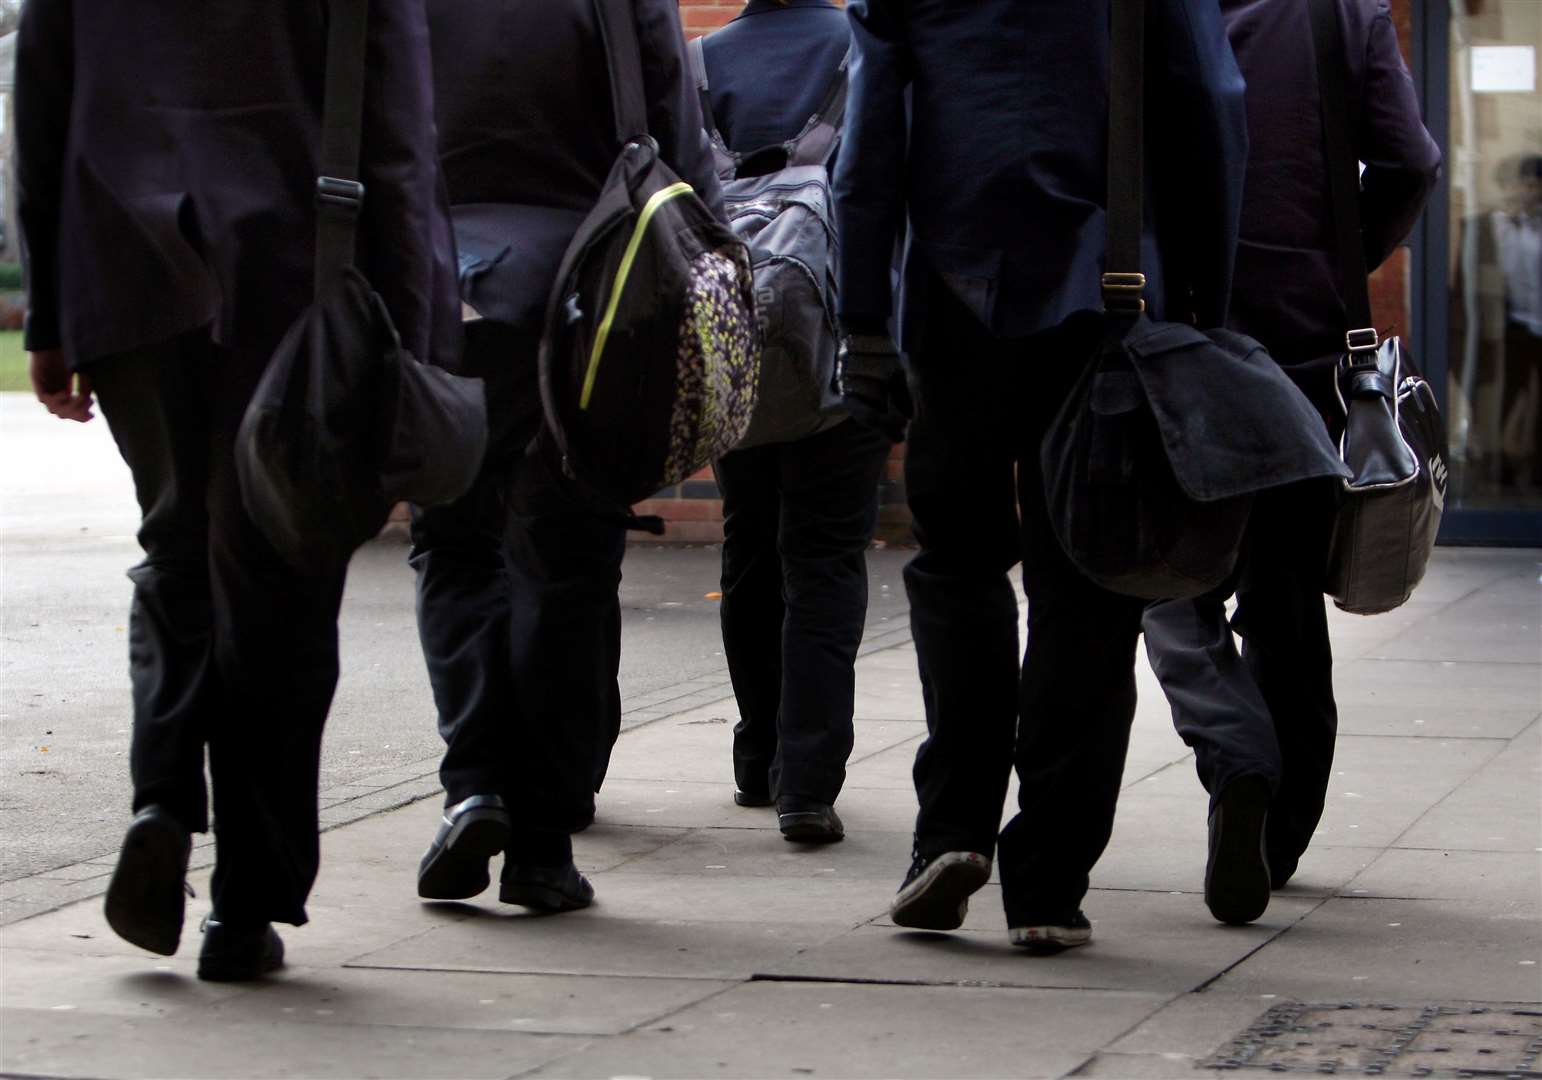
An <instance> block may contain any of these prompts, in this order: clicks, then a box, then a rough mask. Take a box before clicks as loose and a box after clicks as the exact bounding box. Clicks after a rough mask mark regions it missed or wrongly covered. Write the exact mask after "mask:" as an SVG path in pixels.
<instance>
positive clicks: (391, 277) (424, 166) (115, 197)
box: [15, 0, 460, 366]
mask: <svg viewBox="0 0 1542 1080" xmlns="http://www.w3.org/2000/svg"><path fill="white" fill-rule="evenodd" d="M368 49H369V53H368V62H367V67H368V75H367V87H366V94H365V117H364V127H363V145H364V151H363V162H362V174H361V175H362V179H363V183H364V185H365V189H366V194H365V198H364V206H363V211H362V217H361V221H360V266H361V269H362V270H363V271H364V273H365V274H366V276H368V277H369V279H370V281H371V283H372V284H373V285H374V287H375V288H376V289H377V290H378V291H379V292H380V294H381V296H382V297H383V298H384V300H385V302H386V304H387V306H388V307H389V309H390V312H391V315H392V317H393V318H394V319H395V322H396V327H397V330H398V331H399V332H400V333H401V336H402V340H403V343H404V344H405V345H406V347H407V348H408V349H410V350H411V351H412V352H413V354H414V355H416V356H418V357H419V358H422V359H431V360H447V359H449V358H450V357H451V356H452V355H453V353H454V351H455V349H456V347H457V343H458V339H459V332H460V326H459V305H458V304H457V302H456V298H455V292H454V275H453V266H452V265H451V263H450V261H449V257H450V251H451V247H450V240H449V225H448V216H447V208H446V207H445V206H444V204H443V203H442V202H441V201H440V200H439V199H437V198H436V193H437V182H438V179H437V178H438V168H437V163H436V160H435V155H434V137H433V105H432V87H431V85H430V79H429V68H428V34H427V25H426V22H425V20H424V15H423V8H422V3H421V0H373V3H372V4H371V5H370V29H369V43H368ZM325 53H326V4H325V3H324V0H218V2H217V3H215V2H209V0H157V2H156V3H153V4H133V3H121V2H118V0H29V2H28V3H27V4H26V5H25V7H24V8H23V10H22V20H21V26H20V29H19V32H18V39H17V47H16V101H15V108H16V152H17V185H18V188H19V199H18V210H19V216H20V220H21V229H22V239H23V244H24V251H25V259H26V264H27V286H28V304H29V311H28V318H27V333H26V345H27V347H28V348H29V349H46V348H53V347H58V346H62V347H63V348H64V350H65V352H66V354H67V356H68V358H69V360H70V362H71V363H72V364H74V365H76V366H80V365H83V364H89V363H91V362H92V361H94V360H97V359H99V358H101V357H104V356H110V355H112V354H115V353H121V352H125V351H128V350H130V349H134V348H138V347H141V346H145V345H151V344H154V343H156V342H159V341H163V340H167V339H169V338H172V337H174V336H176V335H179V334H182V333H184V332H187V331H191V330H194V329H197V328H199V327H202V326H205V325H208V326H210V327H211V328H212V331H213V335H214V337H215V339H216V340H217V341H218V342H220V343H221V344H223V345H226V346H228V347H238V348H242V349H253V348H256V349H263V348H271V345H272V344H276V341H277V338H278V337H279V336H281V335H282V333H283V332H284V330H285V329H286V328H287V327H288V326H289V325H290V323H292V322H293V320H294V319H295V318H296V316H297V315H298V314H299V313H300V311H301V310H302V309H303V308H304V306H305V305H306V304H308V303H309V302H310V300H311V294H312V278H313V276H314V272H313V269H312V262H313V258H314V250H315V241H314V229H315V190H316V176H317V172H318V168H319V166H318V160H317V159H318V149H319V143H320V136H321V108H322V79H323V73H324V68H325V62H324V57H325ZM436 260H442V261H437V262H436Z"/></svg>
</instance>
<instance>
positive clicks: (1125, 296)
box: [1103, 274, 1146, 315]
mask: <svg viewBox="0 0 1542 1080" xmlns="http://www.w3.org/2000/svg"><path fill="white" fill-rule="evenodd" d="M1145 291H1146V275H1145V274H1104V275H1103V307H1104V309H1105V310H1107V311H1117V312H1119V313H1121V314H1127V315H1139V314H1141V313H1142V312H1143V311H1145V310H1146V300H1145V298H1144V297H1143V296H1142V295H1141V294H1142V293H1144V292H1145Z"/></svg>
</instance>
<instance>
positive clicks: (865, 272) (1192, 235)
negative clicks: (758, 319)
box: [835, 0, 1247, 337]
mask: <svg viewBox="0 0 1542 1080" xmlns="http://www.w3.org/2000/svg"><path fill="white" fill-rule="evenodd" d="M1109 6H1110V5H1109V3H1108V0H1101V2H1099V0H1075V2H1067V0H971V2H970V3H967V4H966V3H960V2H959V0H851V3H849V4H848V6H847V12H848V14H849V16H850V20H851V27H852V37H853V42H854V46H855V52H854V57H853V61H852V67H851V100H850V104H849V106H848V112H847V121H846V134H845V145H844V147H843V148H842V151H841V157H840V161H839V163H838V166H837V169H836V180H835V188H836V216H837V220H838V222H839V227H840V232H841V243H842V249H841V263H840V274H841V301H840V305H841V314H842V317H843V319H844V321H845V322H846V323H847V324H848V325H859V324H868V325H878V324H880V323H881V321H882V320H883V319H884V318H885V317H886V316H887V315H888V314H889V309H890V300H891V296H890V282H889V252H890V251H892V250H893V247H894V241H895V237H896V236H897V235H898V233H899V230H900V228H901V226H902V223H903V222H904V220H905V218H906V215H907V214H908V216H909V221H910V224H911V226H912V245H913V247H912V258H915V257H916V256H919V257H920V258H921V259H923V260H924V261H925V262H926V263H927V264H929V266H930V268H931V269H932V270H933V271H935V272H936V273H937V274H938V275H940V276H941V277H942V278H943V280H945V281H946V282H947V283H948V284H949V285H950V286H951V287H952V289H953V291H954V292H955V293H957V294H958V296H959V297H960V298H961V299H962V300H963V301H964V302H965V303H966V304H967V305H968V306H969V307H970V309H971V310H973V311H974V313H975V314H976V316H977V317H978V318H979V319H980V321H981V322H982V323H983V324H984V325H985V326H986V327H987V328H989V329H990V330H991V331H993V332H994V333H996V334H999V335H1002V336H1013V337H1015V336H1022V335H1027V334H1032V333H1035V332H1038V331H1040V330H1044V329H1047V328H1049V327H1053V326H1055V325H1057V324H1059V323H1060V322H1061V321H1062V320H1064V319H1065V318H1066V317H1067V316H1068V315H1070V314H1071V313H1072V312H1075V311H1078V310H1082V309H1088V308H1098V307H1100V306H1101V299H1100V294H1099V282H1100V278H1101V275H1102V272H1103V249H1104V246H1105V237H1104V232H1105V223H1104V216H1105V215H1104V206H1105V204H1106V202H1107V195H1106V192H1107V171H1106V165H1105V160H1106V143H1107V130H1108V59H1109V57H1108V54H1109ZM1147 7H1148V13H1147V17H1146V22H1147V28H1146V39H1147V45H1148V53H1147V64H1146V75H1147V77H1146V95H1145V106H1146V139H1147V147H1148V153H1147V168H1146V172H1147V180H1148V182H1147V189H1148V192H1149V198H1148V199H1147V230H1148V235H1147V243H1146V252H1145V255H1144V258H1143V266H1142V270H1143V271H1144V272H1145V273H1146V275H1147V277H1148V279H1149V281H1150V287H1149V289H1148V293H1147V297H1148V302H1150V303H1151V306H1152V307H1153V309H1154V310H1155V311H1156V312H1157V313H1158V314H1162V312H1163V308H1164V303H1163V298H1164V296H1166V297H1169V298H1171V299H1172V300H1173V301H1174V302H1173V303H1171V304H1168V305H1166V306H1167V307H1168V308H1169V309H1170V310H1169V312H1168V314H1169V316H1172V317H1182V316H1183V315H1186V314H1188V313H1189V311H1192V312H1193V314H1194V315H1195V317H1197V319H1198V321H1199V322H1200V324H1201V325H1204V326H1216V325H1219V324H1220V323H1221V322H1222V321H1223V319H1224V316H1225V312H1226V301H1227V296H1228V294H1229V292H1230V288H1231V267H1232V258H1233V253H1234V248H1235V243H1236V236H1237V219H1238V214H1239V208H1240V203H1241V196H1242V172H1243V167H1244V163H1245V161H1246V156H1247V133H1246V123H1245V116H1244V112H1243V100H1242V94H1243V84H1242V78H1241V76H1240V75H1239V74H1238V72H1237V66H1236V63H1235V62H1234V60H1233V59H1232V54H1231V49H1230V47H1229V46H1228V45H1227V42H1226V35H1225V32H1224V29H1223V27H1222V25H1221V16H1220V11H1219V10H1218V8H1217V5H1216V3H1215V0H1150V2H1149V3H1148V5H1147ZM907 91H908V92H909V95H910V119H909V123H908V126H907V118H906V95H907ZM1117 269H1120V270H1124V269H1127V268H1124V267H1120V268H1117Z"/></svg>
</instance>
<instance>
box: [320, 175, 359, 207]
mask: <svg viewBox="0 0 1542 1080" xmlns="http://www.w3.org/2000/svg"><path fill="white" fill-rule="evenodd" d="M316 204H317V205H318V206H323V207H332V208H334V209H338V210H343V211H346V212H347V213H349V214H350V215H357V214H358V213H359V211H360V210H361V209H362V208H363V206H364V185H363V184H361V183H359V181H357V180H340V179H338V178H337V177H335V176H318V177H316Z"/></svg>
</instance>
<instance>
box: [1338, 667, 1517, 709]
mask: <svg viewBox="0 0 1542 1080" xmlns="http://www.w3.org/2000/svg"><path fill="white" fill-rule="evenodd" d="M1333 683H1334V685H1333V694H1334V698H1335V699H1336V700H1337V701H1338V705H1339V711H1340V712H1342V713H1350V712H1352V711H1353V710H1354V709H1355V707H1356V706H1359V705H1390V706H1392V707H1394V708H1405V707H1411V708H1416V709H1470V708H1472V707H1473V703H1474V702H1480V703H1481V706H1482V707H1485V708H1492V709H1506V710H1508V709H1519V710H1521V711H1528V712H1532V713H1535V712H1537V711H1538V710H1539V709H1542V663H1539V662H1536V661H1533V662H1532V663H1529V664H1492V663H1482V662H1477V661H1463V662H1460V663H1458V662H1457V661H1455V660H1440V661H1434V662H1430V661H1424V660H1374V659H1372V660H1352V661H1350V662H1349V663H1340V664H1336V665H1335V666H1334V678H1333Z"/></svg>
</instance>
